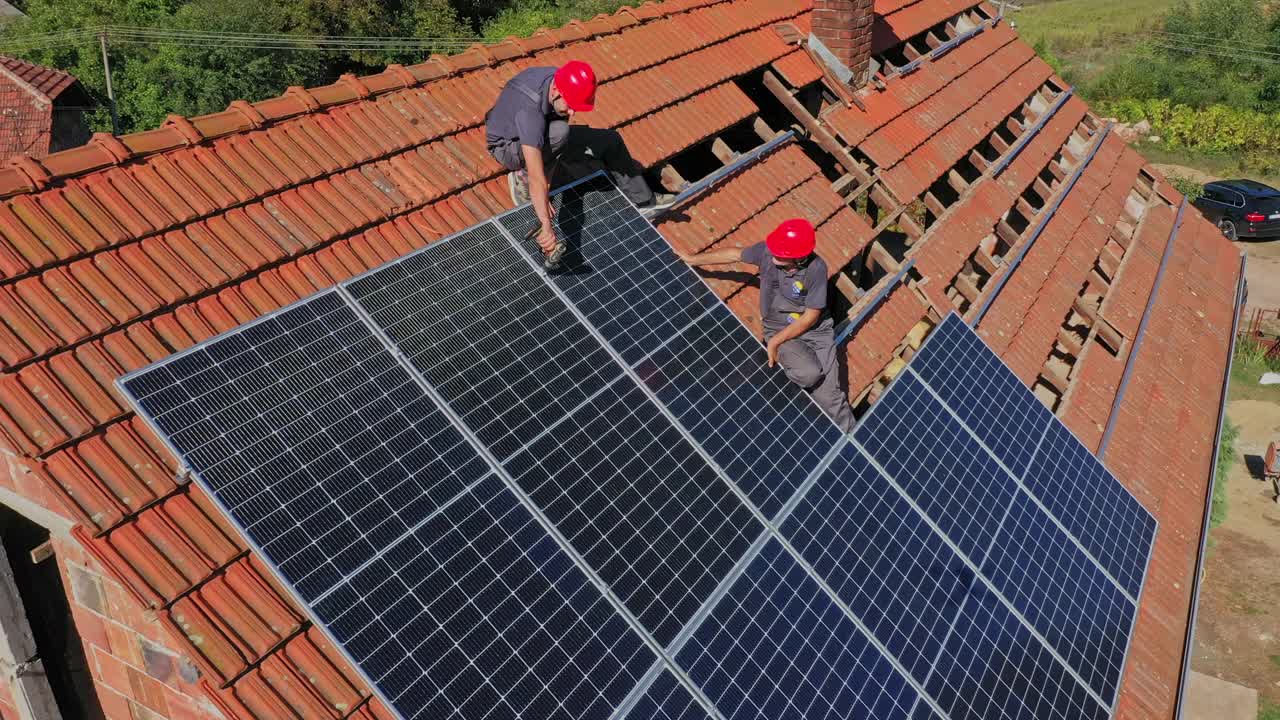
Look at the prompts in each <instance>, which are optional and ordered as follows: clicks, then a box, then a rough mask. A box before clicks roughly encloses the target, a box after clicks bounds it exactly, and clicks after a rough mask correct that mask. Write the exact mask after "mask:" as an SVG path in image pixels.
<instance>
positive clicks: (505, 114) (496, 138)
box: [484, 67, 559, 148]
mask: <svg viewBox="0 0 1280 720" xmlns="http://www.w3.org/2000/svg"><path fill="white" fill-rule="evenodd" d="M555 74H556V69H555V68H553V67H536V68H529V69H527V70H522V71H520V73H519V74H517V75H516V76H515V77H513V78H511V79H510V80H508V81H507V84H506V86H504V87H503V88H502V92H501V93H499V94H498V100H497V102H495V103H494V104H493V108H492V109H491V110H489V114H487V115H485V118H484V124H485V139H486V141H487V142H488V145H489V147H490V148H494V147H502V146H504V145H508V144H510V143H519V144H521V145H528V146H529V147H535V148H542V147H544V146H545V145H546V144H547V122H548V121H549V120H552V119H555V118H558V117H559V115H558V114H557V113H556V111H555V108H554V107H553V106H552V105H551V98H550V97H549V95H550V91H551V80H552V78H554V77H555Z"/></svg>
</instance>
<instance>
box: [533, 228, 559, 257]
mask: <svg viewBox="0 0 1280 720" xmlns="http://www.w3.org/2000/svg"><path fill="white" fill-rule="evenodd" d="M558 242H559V241H558V240H556V232H555V230H552V229H551V228H549V227H544V228H542V230H540V231H539V232H538V247H540V248H542V254H543V255H550V254H551V251H552V250H555V249H556V244H557V243H558Z"/></svg>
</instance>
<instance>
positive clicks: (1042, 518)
mask: <svg viewBox="0 0 1280 720" xmlns="http://www.w3.org/2000/svg"><path fill="white" fill-rule="evenodd" d="M982 572H983V574H984V575H986V576H987V577H989V578H991V581H992V583H993V584H994V585H995V587H996V588H997V589H998V590H999V591H1000V593H1001V594H1002V595H1004V596H1005V597H1006V598H1008V600H1009V601H1010V602H1011V603H1012V604H1013V606H1014V607H1015V608H1017V610H1018V612H1019V613H1021V614H1022V616H1023V617H1025V618H1027V620H1028V621H1030V622H1031V624H1032V625H1033V626H1035V628H1036V630H1038V631H1039V632H1040V634H1041V635H1043V636H1044V638H1045V640H1046V641H1047V642H1048V643H1049V645H1050V646H1052V647H1053V648H1054V649H1055V650H1057V651H1058V654H1059V655H1060V656H1062V658H1063V659H1065V660H1066V661H1067V662H1068V663H1069V664H1070V665H1071V666H1072V667H1073V668H1074V669H1075V670H1076V672H1077V673H1079V674H1080V676H1081V677H1083V678H1084V679H1085V681H1086V682H1088V683H1089V684H1090V685H1091V686H1092V687H1093V689H1094V691H1095V692H1097V693H1098V695H1099V696H1100V697H1101V698H1102V699H1103V700H1105V701H1106V702H1107V703H1112V702H1114V699H1115V694H1116V688H1117V686H1118V685H1119V683H1120V672H1121V670H1122V667H1123V665H1124V655H1125V651H1126V649H1127V647H1128V645H1129V633H1130V630H1131V628H1132V626H1133V620H1134V617H1135V616H1136V615H1137V607H1136V606H1135V605H1134V604H1133V603H1131V602H1130V601H1129V600H1128V598H1126V597H1125V596H1124V594H1123V593H1121V591H1120V588H1118V587H1117V586H1116V585H1115V584H1114V583H1112V582H1111V581H1110V580H1109V579H1108V578H1107V577H1106V575H1104V574H1103V573H1102V571H1101V569H1100V568H1098V566H1097V565H1096V564H1094V562H1093V561H1092V560H1090V559H1089V558H1088V556H1086V555H1085V554H1084V553H1083V552H1081V551H1080V550H1079V548H1077V547H1076V546H1075V545H1074V544H1073V543H1072V542H1071V540H1070V539H1069V538H1068V537H1067V536H1066V534H1065V533H1063V532H1062V531H1061V530H1060V529H1059V528H1058V526H1057V525H1055V524H1053V522H1052V521H1050V519H1049V517H1048V516H1047V515H1045V514H1044V513H1043V512H1041V511H1040V509H1039V508H1037V507H1036V506H1035V504H1033V503H1032V502H1031V501H1030V499H1029V498H1028V497H1027V496H1026V495H1025V494H1023V493H1019V494H1018V497H1017V499H1015V500H1014V502H1013V506H1012V507H1011V508H1010V509H1009V515H1008V517H1006V518H1005V521H1004V523H1003V525H1002V527H1001V531H1000V534H999V535H998V536H997V537H996V541H995V543H994V544H993V545H992V550H991V553H990V555H989V556H988V559H987V562H986V563H985V564H984V565H983V568H982Z"/></svg>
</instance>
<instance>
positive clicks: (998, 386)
mask: <svg viewBox="0 0 1280 720" xmlns="http://www.w3.org/2000/svg"><path fill="white" fill-rule="evenodd" d="M911 369H912V371H914V372H915V373H916V374H917V375H919V376H920V377H921V378H922V379H923V380H924V381H925V382H926V383H927V384H928V385H929V387H931V388H933V390H934V392H936V393H938V395H939V396H940V397H941V398H942V399H943V401H944V402H946V403H947V405H949V406H950V407H951V409H952V410H954V411H955V413H956V414H957V415H959V416H960V419H961V420H963V421H964V423H965V424H966V425H968V426H969V427H970V428H971V429H972V430H973V431H974V433H975V434H976V435H977V436H978V437H979V438H980V439H981V440H982V442H983V443H984V444H986V446H987V447H988V448H990V449H991V452H993V453H995V456H996V457H998V458H1000V460H1001V461H1002V462H1004V464H1005V465H1006V466H1007V467H1008V468H1009V469H1010V470H1011V471H1013V473H1014V474H1020V473H1022V472H1023V471H1024V470H1026V469H1027V466H1028V465H1030V464H1031V456H1032V455H1033V454H1034V453H1035V449H1036V446H1037V445H1039V444H1040V438H1041V437H1043V436H1044V432H1045V429H1046V428H1047V427H1048V426H1049V424H1050V423H1051V422H1052V421H1053V413H1051V412H1049V409H1048V408H1046V407H1045V406H1044V405H1043V404H1042V403H1041V402H1040V401H1039V400H1037V399H1036V397H1035V395H1033V394H1031V393H1030V392H1027V389H1026V387H1025V386H1024V385H1023V384H1022V381H1020V380H1019V379H1018V376H1016V375H1014V374H1013V371H1011V370H1009V368H1008V367H1006V366H1005V364H1004V363H1003V362H1001V361H1000V358H999V357H997V356H996V354H995V353H993V352H991V350H989V349H988V348H987V346H986V345H984V344H983V342H982V340H981V338H979V337H978V336H977V335H976V334H974V333H973V331H972V330H970V329H969V326H968V325H965V323H964V321H963V320H961V319H960V316H959V315H957V314H955V313H951V314H950V315H948V316H947V317H946V318H944V319H943V321H942V324H940V325H939V326H938V327H937V328H936V329H935V330H934V331H933V333H932V334H931V335H930V336H929V340H928V342H926V343H925V345H924V347H923V348H921V350H920V353H919V354H918V355H916V356H915V357H914V358H912V360H911Z"/></svg>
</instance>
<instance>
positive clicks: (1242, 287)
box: [1173, 253, 1249, 720]
mask: <svg viewBox="0 0 1280 720" xmlns="http://www.w3.org/2000/svg"><path fill="white" fill-rule="evenodd" d="M1247 262H1248V257H1247V256H1246V255H1245V254H1244V253H1240V279H1239V280H1238V281H1237V283H1236V302H1235V307H1234V311H1235V312H1234V313H1233V315H1232V318H1231V344H1230V346H1229V348H1228V350H1227V352H1228V355H1227V369H1226V372H1224V373H1223V376H1222V402H1221V403H1220V406H1219V408H1218V429H1217V432H1216V433H1215V434H1214V437H1215V438H1216V439H1215V440H1214V443H1213V463H1212V464H1211V465H1210V466H1209V487H1208V489H1207V491H1206V492H1205V496H1204V518H1203V523H1202V524H1201V526H1200V528H1201V529H1200V547H1199V549H1198V550H1197V551H1196V570H1195V575H1193V576H1192V578H1191V613H1190V615H1189V616H1188V618H1187V639H1186V642H1185V643H1184V645H1183V648H1182V669H1181V671H1180V672H1179V673H1178V697H1177V699H1176V700H1175V705H1174V712H1173V717H1174V719H1175V720H1182V711H1183V710H1184V709H1185V707H1186V705H1185V703H1184V702H1183V699H1184V698H1185V697H1186V693H1187V678H1188V676H1190V674H1191V653H1192V651H1193V650H1194V649H1195V640H1196V610H1197V609H1198V608H1199V606H1200V584H1201V583H1200V581H1201V580H1202V579H1203V577H1204V553H1205V548H1206V547H1207V546H1208V543H1209V519H1210V516H1211V515H1212V514H1213V489H1214V486H1215V485H1216V484H1217V481H1218V455H1219V453H1221V452H1222V431H1223V429H1224V428H1225V427H1226V419H1227V392H1228V391H1229V390H1230V389H1231V369H1232V365H1233V364H1234V362H1235V357H1236V339H1237V338H1238V337H1239V335H1238V333H1239V332H1240V315H1241V314H1242V313H1243V312H1244V305H1245V302H1246V301H1247V300H1248V297H1249V283H1248V282H1247V281H1246V280H1245V275H1244V271H1245V266H1246V264H1247Z"/></svg>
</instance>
